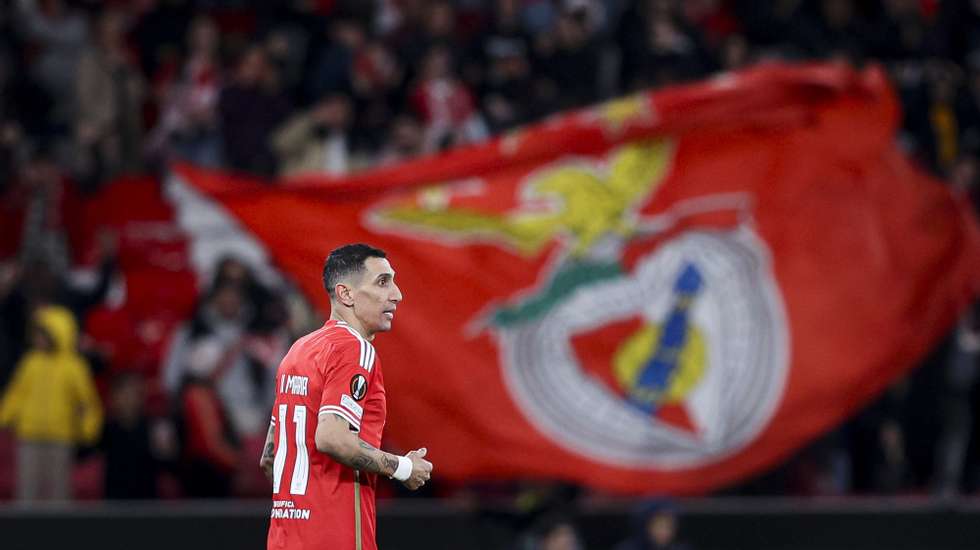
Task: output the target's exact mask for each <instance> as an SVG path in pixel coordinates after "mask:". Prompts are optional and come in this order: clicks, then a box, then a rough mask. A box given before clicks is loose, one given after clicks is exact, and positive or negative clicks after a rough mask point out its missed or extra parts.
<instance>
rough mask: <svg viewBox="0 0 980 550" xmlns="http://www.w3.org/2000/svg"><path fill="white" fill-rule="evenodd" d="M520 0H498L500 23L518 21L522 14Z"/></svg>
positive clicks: (498, 18)
mask: <svg viewBox="0 0 980 550" xmlns="http://www.w3.org/2000/svg"><path fill="white" fill-rule="evenodd" d="M519 10H520V2H519V1H518V0H497V21H498V22H500V23H508V24H509V23H516V22H517V20H518V16H520V11H519Z"/></svg>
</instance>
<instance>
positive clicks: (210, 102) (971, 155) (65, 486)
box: [0, 0, 980, 548]
mask: <svg viewBox="0 0 980 550" xmlns="http://www.w3.org/2000/svg"><path fill="white" fill-rule="evenodd" d="M807 59H833V60H837V61H839V62H845V63H851V64H854V65H857V66H861V65H864V64H867V63H871V62H875V63H882V64H883V65H884V66H885V68H886V69H887V70H888V72H889V74H890V75H891V77H892V79H893V82H894V84H895V86H896V89H897V90H898V92H899V94H900V97H901V100H902V103H903V105H904V119H903V126H902V131H901V135H900V137H899V139H900V143H901V145H902V146H903V147H904V148H905V150H907V151H908V153H909V154H910V155H911V156H912V157H913V158H914V159H916V160H917V162H919V163H920V164H921V165H922V166H923V167H924V168H925V169H927V170H930V171H932V172H933V173H935V174H937V175H939V176H941V177H942V178H943V179H945V180H946V181H948V182H949V184H950V185H951V186H952V188H953V189H954V191H955V192H956V193H958V194H961V195H963V196H964V197H968V198H971V197H972V200H974V201H976V200H977V194H978V186H977V180H978V153H980V2H977V1H970V0H945V1H939V0H865V1H861V0H774V1H771V2H757V1H748V0H686V1H683V2H682V1H680V0H636V1H630V0H455V1H449V0H372V1H368V0H360V1H355V0H346V1H345V0H292V1H283V2H260V1H249V0H200V1H196V2H193V1H188V0H137V1H133V2H126V1H121V0H120V1H96V0H74V1H72V0H12V1H10V2H4V3H2V4H0V196H2V202H0V388H3V393H2V396H3V397H2V401H0V424H4V425H6V426H8V427H9V428H11V431H10V433H11V434H12V435H13V438H14V439H15V444H14V445H13V448H12V450H11V453H9V454H16V455H17V461H16V462H17V463H19V464H26V465H28V466H26V467H25V468H23V470H22V471H18V474H17V476H16V477H17V479H16V487H15V489H14V490H13V492H14V493H16V495H17V496H18V497H19V498H24V499H35V498H68V497H70V495H71V494H72V486H73V481H72V479H70V477H71V476H69V475H67V474H66V475H63V476H50V475H48V473H49V472H52V471H64V472H70V470H71V469H70V467H69V466H70V465H71V464H73V463H74V462H76V461H81V462H84V461H86V460H89V459H92V458H93V457H97V458H98V459H99V460H101V461H102V462H101V464H102V465H103V467H102V469H101V471H102V472H103V473H102V474H100V476H98V479H100V480H101V481H100V483H101V485H102V486H101V487H100V488H99V489H98V490H96V491H94V492H92V493H91V494H90V495H89V496H96V497H98V496H104V497H106V498H153V497H180V496H207V497H218V496H231V495H240V496H242V495H244V496H249V495H252V496H255V495H264V494H266V493H267V490H266V488H265V486H264V485H263V483H264V481H263V480H262V479H261V477H260V475H261V474H260V473H259V470H258V468H256V467H255V464H254V463H255V460H256V459H257V457H258V454H259V446H260V445H261V443H262V439H263V437H264V433H265V429H266V422H267V418H268V416H267V415H268V410H269V407H270V406H271V400H272V397H273V392H272V391H271V389H270V384H271V381H272V378H273V376H274V370H275V367H276V365H277V364H278V361H279V359H280V358H281V357H282V355H283V354H284V353H285V350H286V349H288V346H289V344H290V343H291V342H292V340H293V339H294V338H295V337H297V336H298V335H299V334H302V333H303V331H304V330H305V329H307V328H308V327H309V326H310V324H309V318H310V315H309V312H308V308H307V309H306V310H304V309H303V307H302V306H296V304H295V303H294V302H296V301H297V300H296V296H295V293H292V292H291V291H288V290H284V289H282V288H278V287H276V286H274V285H270V284H267V283H263V282H260V281H259V280H258V278H257V277H256V276H255V274H254V273H253V272H252V269H251V267H250V266H249V265H248V264H247V263H245V262H244V261H242V260H240V259H236V258H234V257H227V258H225V259H224V260H222V261H221V262H219V263H218V264H216V265H214V266H212V268H213V269H212V277H211V280H210V281H209V282H208V283H207V284H206V285H203V286H202V288H203V290H202V292H201V296H199V297H198V298H197V304H196V306H195V307H194V308H193V314H192V315H191V316H190V318H187V319H184V320H183V323H182V324H180V325H179V326H178V327H177V328H176V330H174V331H173V333H172V335H171V336H170V337H169V338H167V345H166V346H165V349H164V350H162V351H161V352H160V353H159V354H158V356H156V357H155V359H154V360H153V361H151V363H152V364H150V365H140V368H132V369H127V368H118V366H117V365H116V363H118V361H113V357H112V353H113V351H112V350H107V349H106V348H105V347H104V346H99V345H97V343H95V342H94V341H93V338H92V337H91V335H90V334H87V333H86V327H87V326H88V325H87V320H88V319H87V318H88V316H89V315H90V312H91V311H92V310H93V308H96V307H97V306H99V305H100V304H103V303H104V302H105V300H106V299H107V297H109V295H110V294H111V292H110V291H111V287H112V281H113V278H114V277H115V275H116V270H117V257H116V254H115V244H114V236H113V235H112V234H111V233H108V232H107V233H103V234H100V235H99V236H98V238H97V239H95V241H94V242H95V245H94V246H93V247H92V249H91V250H85V251H79V250H72V243H73V236H72V235H71V234H70V231H69V230H68V228H69V227H71V226H72V225H71V219H72V216H73V215H75V214H74V212H73V205H75V204H77V203H78V201H80V200H82V199H84V197H86V196H90V195H91V194H93V193H97V192H99V191H100V190H101V189H103V188H105V187H106V186H108V185H124V184H125V183H124V182H123V183H119V182H117V183H111V182H113V181H116V180H117V178H118V177H119V176H121V175H126V174H132V173H151V174H152V173H163V171H165V170H166V169H167V166H168V165H170V163H173V162H177V161H186V162H190V163H193V164H197V165H201V166H209V167H221V168H226V169H230V170H235V171H240V172H245V173H249V174H253V175H256V176H260V177H263V178H265V179H266V180H267V181H269V182H274V181H275V179H276V178H277V177H284V176H290V175H295V174H300V173H303V172H317V173H327V174H333V175H343V174H346V173H349V172H352V171H356V170H360V169H365V168H369V167H374V166H379V165H386V164H391V163H397V162H400V161H403V160H406V159H410V158H412V157H416V156H419V155H424V154H430V153H434V152H438V151H441V150H444V149H446V148H449V147H454V146H459V145H465V144H469V143H476V142H480V141H481V140H484V139H486V138H487V137H488V136H492V135H494V134H497V133H499V132H502V131H506V130H507V129H509V128H513V127H515V126H519V125H524V124H528V123H532V122H534V121H536V120H539V119H541V118H543V117H545V116H547V115H549V114H551V113H554V112H557V111H560V110H564V109H568V108H573V107H578V106H584V105H587V104H590V103H593V102H596V101H601V100H604V99H609V98H612V97H615V96H617V95H620V94H624V93H627V92H630V91H634V90H639V89H649V88H658V87H662V86H666V85H670V84H673V83H678V82H684V81H690V80H695V79H699V78H703V77H705V76H707V75H710V74H713V73H715V72H718V71H726V70H734V69H738V68H741V67H744V66H747V65H750V64H755V63H765V62H767V61H773V60H807ZM974 204H976V202H975V203H974ZM79 263H85V264H86V265H87V266H89V269H88V270H87V272H86V274H87V275H86V276H85V277H79V276H77V271H78V270H77V269H76V268H77V267H78V265H77V264H79ZM294 306H296V307H294ZM297 312H302V313H297ZM978 318H980V314H978V313H977V311H976V308H975V309H974V311H973V312H972V313H970V314H968V315H967V316H966V317H965V318H964V319H963V321H962V323H961V324H960V326H959V327H958V328H957V329H956V331H955V332H954V334H952V335H951V336H950V338H949V339H948V340H947V341H946V342H944V343H943V345H942V346H940V347H939V348H938V349H937V350H936V351H935V352H934V354H933V356H931V357H930V358H929V359H927V360H926V361H925V363H924V366H923V368H921V369H919V370H917V371H916V373H915V374H914V375H913V376H912V377H911V378H910V379H907V380H904V381H902V382H901V383H899V384H898V385H896V387H894V388H892V389H891V390H889V392H888V393H887V394H886V395H885V396H884V397H883V398H882V399H881V400H880V401H879V402H877V403H875V404H874V405H873V406H871V407H869V409H868V410H866V411H864V412H862V413H861V414H860V415H858V416H857V417H856V418H855V419H854V420H853V421H852V422H850V423H849V424H847V425H846V426H843V427H842V428H841V429H839V430H837V431H836V432H834V433H833V434H830V435H829V436H828V437H826V438H825V439H823V440H821V441H820V442H818V443H817V444H815V445H813V446H812V447H811V448H808V449H806V450H804V451H802V452H801V453H799V454H798V455H797V456H795V457H793V458H792V459H790V460H789V461H788V462H787V463H786V464H784V465H783V466H781V467H780V468H778V469H777V470H775V471H774V472H770V473H769V474H767V475H765V476H763V477H761V478H759V479H756V480H753V481H750V482H749V483H747V484H745V485H743V486H740V487H737V488H733V489H731V491H730V492H732V493H736V494H807V495H846V494H855V493H871V494H910V493H936V494H943V495H950V494H958V493H961V492H964V491H965V492H976V491H977V490H980V468H978V466H980V423H978V422H976V420H977V415H978V412H980V393H978V392H980V384H978V382H977V368H978V364H977V361H978V350H980V320H978ZM52 364H59V365H61V366H62V367H63V368H59V369H57V372H60V373H63V374H59V375H57V376H54V375H51V374H50V372H55V370H52V369H50V368H49V367H50V365H52ZM0 454H3V453H2V452H0ZM62 466H64V467H62ZM0 468H2V466H0ZM75 481H76V482H77V479H76V480H75ZM76 484H77V483H76ZM436 485H437V487H436V488H435V489H432V490H431V491H434V492H435V494H444V495H445V494H464V493H467V492H479V491H480V490H481V489H478V488H474V487H465V488H461V487H442V488H439V487H438V484H436ZM531 486H535V484H533V483H532V484H531ZM483 490H484V491H486V490H485V489H483ZM499 490H500V489H499V488H495V489H492V490H489V492H491V493H493V492H494V491H499ZM527 490H528V489H527V487H525V486H524V485H523V484H516V485H515V486H514V487H510V488H509V492H506V491H505V494H507V495H511V496H514V495H517V496H516V497H515V498H518V497H520V496H521V495H525V494H526V491H527ZM0 491H2V487H0ZM429 494H433V493H432V492H430V493H429ZM0 496H2V495H0ZM547 518H548V516H547V515H546V516H545V520H542V523H540V524H536V525H535V526H532V527H529V528H528V529H529V531H528V532H529V533H530V534H529V537H530V539H529V540H531V539H534V540H536V542H535V543H534V544H536V545H537V546H533V547H535V548H539V547H540V548H574V547H575V546H570V545H564V546H562V545H550V546H549V545H548V544H546V543H547V541H548V540H550V539H549V537H554V538H557V539H559V540H566V541H567V540H569V539H574V538H575V533H574V526H568V525H566V523H563V522H562V521H560V520H554V519H553V518H552V519H551V520H548V521H546V520H547ZM563 525H565V526H567V527H568V529H564V530H563V528H562V526H563ZM651 525H652V524H651ZM643 529H646V527H644V528H643ZM657 529H661V530H662V531H666V530H668V528H667V527H658V528H657ZM655 530H656V529H654V527H650V529H648V531H650V532H651V533H652V532H653V531H655ZM651 536H652V535H651ZM641 538H642V537H641ZM638 540H639V539H638ZM569 544H571V543H569ZM644 544H646V546H644ZM661 547H664V548H666V547H673V546H655V545H652V543H649V541H647V542H642V541H639V542H636V544H634V545H632V546H629V545H624V546H623V548H661Z"/></svg>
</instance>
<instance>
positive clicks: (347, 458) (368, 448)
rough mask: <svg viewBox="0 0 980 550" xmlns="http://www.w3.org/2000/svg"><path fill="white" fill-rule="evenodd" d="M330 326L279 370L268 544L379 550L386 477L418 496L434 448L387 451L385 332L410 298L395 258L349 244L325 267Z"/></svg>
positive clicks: (269, 466) (270, 450) (270, 447)
mask: <svg viewBox="0 0 980 550" xmlns="http://www.w3.org/2000/svg"><path fill="white" fill-rule="evenodd" d="M323 284H324V286H325V287H326V290H327V293H328V294H329V295H330V320H329V321H327V322H326V324H324V325H323V327H321V328H320V329H318V330H316V331H314V332H312V333H310V334H307V335H306V336H304V337H302V338H300V339H299V340H297V341H296V343H295V344H293V347H292V348H290V350H289V353H287V354H286V357H285V358H283V360H282V364H280V365H279V371H278V373H277V374H276V402H275V405H274V406H273V409H272V423H271V424H270V425H269V434H268V436H267V437H266V442H265V448H264V450H263V453H262V457H261V459H260V461H259V465H260V467H262V469H263V470H265V472H266V475H267V476H269V478H270V479H271V480H272V493H273V495H272V499H273V500H272V521H271V524H270V526H269V538H268V548H269V549H270V550H272V549H277V550H278V549H285V550H303V549H307V548H318V549H320V548H330V549H331V550H374V549H376V548H377V543H376V542H375V515H374V492H375V485H376V483H377V476H378V474H381V475H384V476H387V477H389V478H392V479H396V480H398V481H400V482H402V483H403V484H404V485H405V486H406V487H408V488H409V489H411V490H415V489H418V488H419V487H421V486H422V485H423V484H425V482H426V481H427V480H428V479H429V476H430V474H431V472H432V464H431V463H430V462H428V461H427V460H425V459H424V457H425V454H426V450H425V448H422V449H418V450H415V451H412V452H410V453H408V454H407V455H405V456H397V455H393V454H390V453H386V452H384V451H381V450H379V449H378V446H379V445H380V444H381V431H382V429H383V428H384V424H385V387H384V377H383V376H382V372H381V362H380V361H379V360H378V356H377V353H376V352H375V350H374V346H372V345H371V342H372V340H374V336H375V334H377V333H379V332H386V331H388V330H391V321H392V319H393V318H394V315H395V309H396V308H397V307H398V304H399V302H401V300H402V294H401V291H400V290H399V289H398V286H397V285H396V284H395V272H394V270H392V268H391V264H389V263H388V260H387V259H386V257H385V253H384V251H382V250H379V249H377V248H373V247H370V246H368V245H365V244H351V245H347V246H342V247H340V248H338V249H336V250H334V251H332V252H331V253H330V256H329V257H328V258H327V262H326V264H325V265H324V267H323Z"/></svg>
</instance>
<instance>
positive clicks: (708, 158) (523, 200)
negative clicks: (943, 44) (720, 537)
mask: <svg viewBox="0 0 980 550" xmlns="http://www.w3.org/2000/svg"><path fill="white" fill-rule="evenodd" d="M898 116H899V113H898V107H897V105H896V100H895V97H894V95H893V94H892V92H891V90H890V88H889V86H888V85H887V83H886V80H885V77H884V76H883V74H882V73H881V71H880V70H877V69H870V70H867V71H864V72H860V73H859V72H854V71H852V70H850V69H848V68H845V67H840V66H829V65H823V66H807V67H781V66H769V67H761V68H756V69H752V70H749V71H746V72H743V73H739V74H726V75H724V76H721V77H718V78H715V79H713V80H711V81H707V82H705V83H700V84H695V85H690V86H682V87H676V88H671V89H667V90H664V91H660V92H656V93H652V94H641V95H635V96H631V97H627V98H624V99H620V100H617V101H613V102H610V103H606V104H603V105H599V106H597V107H595V108H592V109H588V110H584V111H578V112H572V113H567V114H562V115H560V116H556V117H552V118H551V119H548V120H546V121H545V122H544V123H542V124H540V125H538V126H535V127H532V128H528V129H524V130H520V131H515V132H512V133H510V134H508V135H505V136H503V137H501V138H500V139H497V140H495V141H493V142H491V143H488V144H486V145H484V146H478V147H474V148H470V149H465V150H461V151H456V152H452V153H450V154H447V155H444V156H440V157H435V158H429V159H424V160H420V161H418V162H414V163H411V164H406V165H402V166H397V167H393V168H390V169H384V170H378V171H373V172H370V173H365V174H361V175H356V176H352V177H350V178H347V179H343V180H328V179H325V178H321V177H308V178H301V179H297V180H294V181H291V182H288V183H287V184H281V185H279V186H272V185H266V184H263V183H262V182H257V181H253V180H248V179H245V178H239V177H234V176H231V175H228V174H225V173H218V172H208V171H201V170H196V169H192V168H188V167H182V168H181V169H180V171H179V172H180V174H181V176H182V177H183V178H184V179H185V180H188V181H190V182H192V183H193V184H194V185H195V186H197V187H198V188H200V189H202V190H205V191H207V192H208V193H210V194H211V195H212V196H213V197H215V198H216V199H218V200H219V201H220V202H221V203H223V205H224V206H225V207H226V208H227V209H228V210H229V211H230V212H231V213H233V214H234V215H235V216H236V217H237V218H239V219H240V220H241V222H242V223H243V224H244V226H245V227H247V228H248V229H249V230H250V231H252V232H253V233H254V234H255V235H256V236H257V237H258V238H259V240H260V241H262V242H263V243H264V244H265V246H267V247H268V249H269V251H270V252H271V254H272V256H273V257H274V258H275V259H276V261H277V262H278V263H279V265H280V266H281V267H282V268H284V269H285V270H286V271H288V272H289V273H291V274H292V276H293V277H294V278H295V280H296V281H298V283H299V284H300V286H301V287H302V288H303V289H304V291H305V292H306V293H307V294H308V295H309V296H310V297H311V299H313V300H314V301H315V302H316V303H317V304H318V305H319V306H320V307H321V308H322V309H323V311H324V312H326V311H327V308H328V303H327V299H326V297H325V294H324V292H323V290H322V288H321V282H320V270H321V266H322V262H323V259H324V257H325V255H326V254H327V253H328V251H329V250H331V249H332V248H334V247H336V246H338V245H341V244H344V243H350V242H360V241H363V242H368V243H372V244H374V245H377V246H380V247H382V248H384V249H386V250H387V251H388V253H389V255H390V258H391V260H392V263H393V266H394V267H395V270H396V272H397V281H398V283H399V285H400V287H401V288H402V290H403V292H404V295H405V301H404V303H403V304H402V305H401V306H400V307H399V309H398V314H397V317H396V320H395V327H394V330H393V331H392V332H391V333H389V334H384V335H381V336H380V337H379V338H378V339H377V345H378V349H379V353H380V354H381V357H382V358H383V361H384V368H385V379H386V381H387V382H388V384H387V387H388V388H389V416H388V434H389V436H390V439H391V440H392V441H394V442H395V443H397V444H399V445H400V446H402V447H403V448H406V449H407V448H414V447H417V446H422V445H425V446H427V447H428V448H429V450H430V456H431V457H432V460H433V462H434V463H435V464H436V472H437V473H438V475H440V476H443V477H444V478H450V479H456V480H465V479H471V478H474V477H482V478H487V477H501V478H505V477H527V476H546V477H551V478H560V479H566V480H570V481H574V482H578V483H582V484H586V485H590V486H594V487H597V488H602V489H607V490H612V491H619V492H625V493H649V492H674V493H699V492H704V491H708V490H711V489H714V488H717V487H720V486H723V485H725V484H727V483H731V482H733V481H735V480H737V479H739V478H741V477H744V476H746V475H747V474H751V473H753V472H758V471H759V470H761V469H763V468H765V467H766V466H769V465H772V464H773V463H774V462H776V461H777V460H779V459H780V458H781V457H783V456H785V455H786V454H787V453H789V452H791V451H792V450H793V449H796V448H798V447H800V446H801V445H803V444H804V443H806V442H807V441H809V440H811V439H812V438H814V437H815V436H817V435H819V434H820V433H821V432H823V431H825V430H827V429H829V428H831V427H832V426H834V425H835V424H837V423H839V422H840V421H841V420H843V419H844V418H845V417H846V416H847V415H848V414H850V413H851V412H853V411H855V409H856V408H858V407H860V406H861V405H862V404H864V403H866V402H867V401H868V400H870V399H872V398H873V397H874V396H875V395H876V394H878V393H879V392H880V391H881V390H882V389H883V388H885V387H886V385H888V384H889V383H890V382H892V381H893V380H895V379H896V378H897V377H899V376H901V375H902V374H903V373H905V372H906V371H907V370H908V369H909V368H910V367H912V366H913V365H914V364H915V363H916V361H917V360H918V359H920V358H921V357H922V355H923V354H924V353H925V352H926V351H927V350H928V349H929V348H930V347H931V346H932V345H934V344H935V343H936V341H937V340H938V339H939V338H940V337H942V335H943V334H944V333H946V332H947V331H948V330H949V328H950V327H951V326H952V324H953V323H954V322H955V320H956V319H957V316H958V314H959V313H960V312H961V311H962V309H963V308H964V307H965V306H966V304H968V303H969V302H970V301H972V300H973V299H975V297H976V296H977V293H978V281H980V238H978V229H977V224H976V220H975V219H974V218H972V217H971V216H972V214H971V213H970V212H969V211H968V209H967V208H965V207H964V205H963V204H961V203H960V202H958V201H957V200H956V199H955V198H954V197H953V196H952V195H951V193H950V192H949V191H948V190H947V189H946V188H944V186H943V185H942V184H940V183H938V182H936V181H934V180H932V179H930V178H929V177H927V176H926V175H924V174H923V173H921V172H920V171H918V170H916V169H915V168H913V167H912V166H910V164H909V163H908V162H907V161H906V160H905V159H904V158H903V156H902V155H901V153H900V152H899V150H898V149H897V147H896V145H895V139H894V138H895V131H896V124H897V120H898Z"/></svg>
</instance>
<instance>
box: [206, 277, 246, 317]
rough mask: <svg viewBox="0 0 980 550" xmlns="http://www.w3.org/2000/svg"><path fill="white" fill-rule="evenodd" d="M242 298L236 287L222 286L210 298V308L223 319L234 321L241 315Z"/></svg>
mask: <svg viewBox="0 0 980 550" xmlns="http://www.w3.org/2000/svg"><path fill="white" fill-rule="evenodd" d="M242 305H243V297H242V292H241V290H239V289H238V287H237V286H233V285H228V284H226V285H223V286H222V287H220V288H219V289H218V290H217V291H215V294H214V296H213V297H212V298H211V306H212V307H213V308H214V310H215V311H216V312H217V313H218V315H220V316H221V317H222V318H223V319H226V320H228V321H235V320H238V319H239V318H241V315H242Z"/></svg>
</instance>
